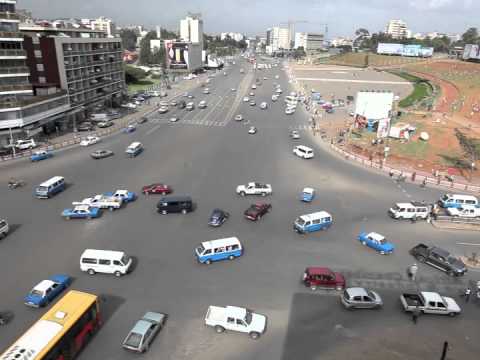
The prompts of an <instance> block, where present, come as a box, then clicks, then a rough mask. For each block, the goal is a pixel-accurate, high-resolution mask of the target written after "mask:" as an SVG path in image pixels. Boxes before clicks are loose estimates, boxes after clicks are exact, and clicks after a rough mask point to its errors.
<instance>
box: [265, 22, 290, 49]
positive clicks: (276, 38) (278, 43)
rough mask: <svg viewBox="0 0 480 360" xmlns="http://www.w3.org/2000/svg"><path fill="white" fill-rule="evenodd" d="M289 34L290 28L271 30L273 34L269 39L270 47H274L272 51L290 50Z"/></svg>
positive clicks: (276, 27)
mask: <svg viewBox="0 0 480 360" xmlns="http://www.w3.org/2000/svg"><path fill="white" fill-rule="evenodd" d="M289 33H290V32H289V30H288V28H281V27H278V26H275V27H273V28H272V29H271V32H270V34H269V36H267V38H269V41H270V44H269V45H271V46H272V51H277V50H279V49H290V42H289V39H290V35H289ZM267 35H268V34H267Z"/></svg>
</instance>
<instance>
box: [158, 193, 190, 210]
mask: <svg viewBox="0 0 480 360" xmlns="http://www.w3.org/2000/svg"><path fill="white" fill-rule="evenodd" d="M157 211H158V212H159V213H160V214H168V213H180V212H181V213H182V214H186V213H187V212H191V211H193V202H192V198H191V197H190V196H165V197H162V198H161V199H160V200H159V201H158V203H157Z"/></svg>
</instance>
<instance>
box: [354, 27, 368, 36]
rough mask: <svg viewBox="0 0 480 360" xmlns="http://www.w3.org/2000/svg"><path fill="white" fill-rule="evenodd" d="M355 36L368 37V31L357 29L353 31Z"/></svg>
mask: <svg viewBox="0 0 480 360" xmlns="http://www.w3.org/2000/svg"><path fill="white" fill-rule="evenodd" d="M355 35H356V36H362V37H365V36H370V31H368V30H367V29H365V28H360V29H357V30H356V31H355Z"/></svg>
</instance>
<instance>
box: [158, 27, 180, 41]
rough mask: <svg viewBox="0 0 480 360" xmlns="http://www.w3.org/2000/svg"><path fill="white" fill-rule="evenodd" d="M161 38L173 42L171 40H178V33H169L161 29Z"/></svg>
mask: <svg viewBox="0 0 480 360" xmlns="http://www.w3.org/2000/svg"><path fill="white" fill-rule="evenodd" d="M160 37H161V38H162V39H163V40H171V39H176V38H177V37H178V35H177V33H176V32H173V31H169V30H167V29H163V28H162V29H160Z"/></svg>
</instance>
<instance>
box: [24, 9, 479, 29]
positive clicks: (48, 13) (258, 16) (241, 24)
mask: <svg viewBox="0 0 480 360" xmlns="http://www.w3.org/2000/svg"><path fill="white" fill-rule="evenodd" d="M17 8H19V9H27V10H29V11H31V12H32V13H33V16H34V17H37V18H46V19H51V18H60V17H63V18H72V17H73V18H95V17H99V16H106V17H109V18H112V19H113V20H114V21H115V22H116V23H117V24H118V25H120V26H121V25H129V24H134V25H137V24H143V25H145V26H147V27H151V28H153V27H154V26H155V25H160V26H162V27H164V28H167V29H169V30H172V31H177V30H178V28H179V23H180V19H181V18H182V17H185V15H186V13H187V12H188V11H190V12H200V13H201V14H202V19H203V23H204V32H206V33H208V34H216V33H220V32H240V33H245V34H248V35H262V34H265V30H266V29H267V28H269V27H272V26H278V25H279V24H281V23H285V22H287V21H289V20H290V21H292V20H294V21H303V22H302V23H298V24H297V25H296V28H295V30H296V31H309V32H323V31H324V29H325V25H324V24H325V23H328V37H329V38H331V37H335V36H352V35H353V34H354V32H355V30H356V29H358V28H361V27H362V28H366V29H368V30H369V31H370V32H378V31H383V30H384V28H385V25H386V23H387V22H388V20H389V19H402V20H404V21H406V23H407V26H408V28H409V29H410V30H412V31H413V32H414V33H416V32H432V31H438V32H445V33H463V32H465V30H466V29H468V28H469V27H476V26H478V24H477V23H476V20H477V19H478V14H479V13H480V0H18V1H17ZM475 14H477V15H475Z"/></svg>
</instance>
